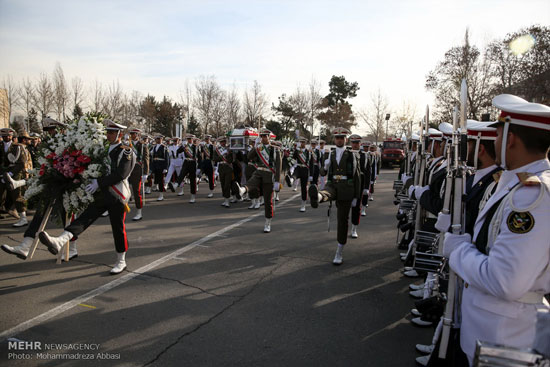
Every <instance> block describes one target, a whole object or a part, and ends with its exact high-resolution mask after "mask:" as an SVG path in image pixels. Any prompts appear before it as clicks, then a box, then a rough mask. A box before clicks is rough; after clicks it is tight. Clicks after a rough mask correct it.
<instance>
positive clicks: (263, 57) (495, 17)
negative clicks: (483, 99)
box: [0, 0, 550, 115]
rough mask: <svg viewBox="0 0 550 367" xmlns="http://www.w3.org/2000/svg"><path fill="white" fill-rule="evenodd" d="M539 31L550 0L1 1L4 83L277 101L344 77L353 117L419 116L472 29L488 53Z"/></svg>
mask: <svg viewBox="0 0 550 367" xmlns="http://www.w3.org/2000/svg"><path fill="white" fill-rule="evenodd" d="M532 24H540V25H549V24H550V1H549V0H541V1H539V0H516V1H509V0H488V1H481V0H478V1H474V0H460V1H445V0H439V1H431V0H419V1H416V0H415V1H412V0H409V1H405V0H379V1H346V0H340V1H323V0H314V1H309V0H303V1H300V0H294V1H286V0H280V1H262V0H257V1H251V0H248V1H244V0H243V1H230V0H226V1H199V0H195V1H187V0H185V1H184V0H182V1H169V0H161V1H141V0H131V1H121V0H109V1H103V0H67V1H50V0H0V56H1V57H0V77H5V76H6V75H8V74H9V75H11V76H12V77H13V78H14V79H16V80H18V81H19V80H21V79H22V78H23V77H27V76H30V77H31V78H35V79H36V78H38V76H39V74H40V72H47V73H51V72H52V71H53V68H54V66H55V63H56V62H60V63H61V66H62V67H63V70H64V71H65V76H66V78H67V79H70V78H71V77H73V76H76V75H78V76H80V77H81V78H82V79H83V80H84V82H85V83H86V85H87V86H91V85H92V83H93V82H94V80H96V79H97V80H99V81H100V82H102V83H103V84H108V83H110V82H112V81H113V80H118V81H119V82H120V84H121V86H122V88H123V89H124V91H126V92H128V93H129V92H131V91H132V90H137V91H140V92H141V93H143V94H144V95H145V94H147V93H150V94H153V95H155V96H157V97H159V98H160V97H162V96H163V95H168V96H170V97H172V99H173V100H176V101H177V100H179V95H180V90H181V89H183V85H184V82H185V80H186V79H188V80H189V81H191V82H193V81H194V80H195V78H197V77H198V76H200V75H215V76H216V78H217V80H218V81H219V82H220V84H221V85H222V86H223V87H225V88H230V87H231V86H232V85H233V83H235V85H236V86H237V88H239V89H240V91H241V92H242V90H243V89H244V88H246V87H247V86H250V85H251V84H252V83H253V81H254V80H258V82H259V83H260V84H261V86H262V88H263V90H264V91H265V92H266V93H267V94H268V96H269V97H270V99H271V100H272V101H276V100H277V97H278V96H280V95H281V94H282V93H287V94H291V93H292V92H293V91H294V90H295V89H296V87H297V86H298V85H301V86H302V87H306V86H307V84H308V83H309V81H310V80H311V78H312V77H314V78H316V79H317V80H318V81H319V82H320V83H321V85H322V87H323V90H322V92H323V94H326V93H327V92H328V81H329V79H330V77H331V76H332V75H344V76H345V77H346V79H347V80H348V81H356V82H358V83H359V87H360V91H359V94H358V96H357V97H356V98H355V99H353V100H352V101H351V103H352V104H353V105H354V107H357V108H359V109H364V108H366V107H367V106H368V104H369V98H370V95H371V94H372V93H373V92H375V91H376V90H377V89H378V88H380V89H381V90H382V92H383V93H384V94H385V95H386V96H387V97H388V100H389V102H390V105H391V107H392V109H393V110H395V109H398V108H399V107H400V106H401V105H402V103H403V101H410V102H412V103H414V104H416V105H417V106H418V107H417V113H418V114H419V115H421V114H422V111H423V110H424V106H425V105H426V104H432V97H431V96H430V95H429V94H428V93H426V91H425V89H424V82H425V76H426V74H427V73H428V72H429V71H430V70H431V69H433V67H434V66H435V65H436V63H437V62H438V61H439V60H442V58H443V55H444V53H445V51H446V50H448V49H449V48H450V47H452V46H456V45H459V44H460V43H461V42H462V40H463V37H464V32H465V30H466V28H467V27H468V28H469V29H470V33H471V40H472V43H474V44H476V45H477V46H479V47H482V46H483V45H484V44H486V43H488V42H489V41H491V40H492V39H495V38H501V37H503V36H505V35H506V34H507V33H509V32H513V31H516V30H519V29H520V28H522V27H525V26H529V25H532ZM390 112H391V111H390Z"/></svg>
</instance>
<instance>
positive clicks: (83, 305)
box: [79, 303, 97, 308]
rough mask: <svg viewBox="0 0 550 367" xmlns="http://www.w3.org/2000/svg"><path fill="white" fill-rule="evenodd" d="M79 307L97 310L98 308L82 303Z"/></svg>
mask: <svg viewBox="0 0 550 367" xmlns="http://www.w3.org/2000/svg"><path fill="white" fill-rule="evenodd" d="M79 306H82V307H88V308H97V307H96V306H90V305H85V304H84V303H80V304H79Z"/></svg>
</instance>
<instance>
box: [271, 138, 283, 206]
mask: <svg viewBox="0 0 550 367" xmlns="http://www.w3.org/2000/svg"><path fill="white" fill-rule="evenodd" d="M271 145H273V146H274V147H275V148H277V153H279V162H281V163H280V164H281V167H280V168H279V171H280V172H281V177H283V176H284V174H283V158H284V152H283V143H281V142H280V141H275V140H274V141H272V142H271ZM280 192H281V186H279V190H277V191H273V200H275V201H279V193H280Z"/></svg>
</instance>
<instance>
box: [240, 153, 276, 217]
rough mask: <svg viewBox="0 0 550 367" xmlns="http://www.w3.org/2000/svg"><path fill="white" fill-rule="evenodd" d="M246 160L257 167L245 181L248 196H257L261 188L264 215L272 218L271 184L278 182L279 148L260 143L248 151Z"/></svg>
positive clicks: (254, 197) (252, 197)
mask: <svg viewBox="0 0 550 367" xmlns="http://www.w3.org/2000/svg"><path fill="white" fill-rule="evenodd" d="M262 152H263V154H262ZM266 157H267V159H266ZM248 161H249V162H255V163H256V165H257V167H258V168H257V169H256V170H255V171H254V173H253V174H252V177H250V180H249V181H248V182H247V186H248V192H249V195H250V198H251V199H257V198H259V197H260V189H261V190H262V192H263V196H264V207H265V217H266V218H273V184H274V183H275V182H280V178H281V167H282V163H281V154H280V152H279V149H277V148H275V147H274V146H271V145H263V144H260V145H259V146H257V147H255V148H252V150H250V152H248Z"/></svg>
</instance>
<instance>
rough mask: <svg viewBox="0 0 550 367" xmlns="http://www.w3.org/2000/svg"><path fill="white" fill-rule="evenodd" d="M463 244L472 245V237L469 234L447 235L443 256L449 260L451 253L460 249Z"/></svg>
mask: <svg viewBox="0 0 550 367" xmlns="http://www.w3.org/2000/svg"><path fill="white" fill-rule="evenodd" d="M463 243H472V236H470V235H469V234H468V233H464V234H452V233H449V232H447V233H445V240H444V241H443V256H445V257H446V258H448V257H449V256H451V253H452V252H453V251H454V250H455V249H457V248H458V247H460V245H462V244H463Z"/></svg>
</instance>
